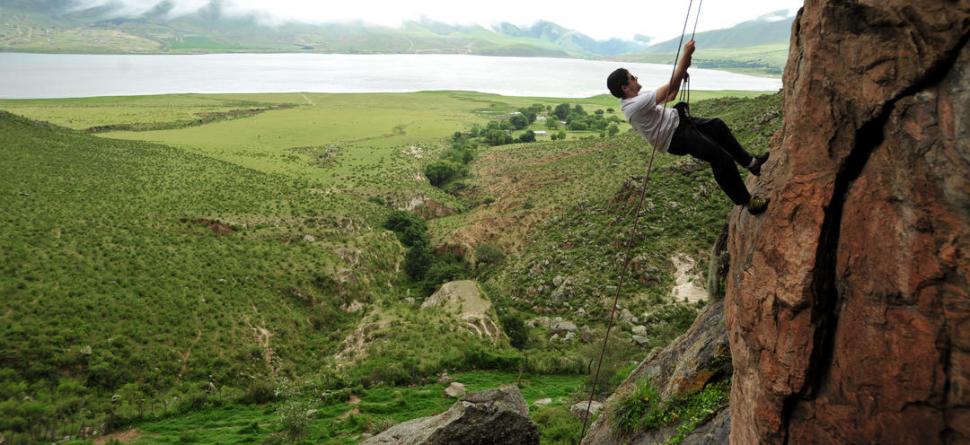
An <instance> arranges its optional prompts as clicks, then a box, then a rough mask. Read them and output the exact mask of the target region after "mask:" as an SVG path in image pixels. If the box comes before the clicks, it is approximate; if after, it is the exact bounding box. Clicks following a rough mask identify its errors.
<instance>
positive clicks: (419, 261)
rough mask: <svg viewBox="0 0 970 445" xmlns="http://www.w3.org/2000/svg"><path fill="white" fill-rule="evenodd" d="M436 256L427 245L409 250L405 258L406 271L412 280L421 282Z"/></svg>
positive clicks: (416, 246)
mask: <svg viewBox="0 0 970 445" xmlns="http://www.w3.org/2000/svg"><path fill="white" fill-rule="evenodd" d="M433 260H434V256H433V255H432V254H431V249H429V248H428V245H427V244H425V243H421V244H416V245H414V246H413V247H411V248H410V249H409V250H408V253H407V255H405V257H404V271H405V272H407V274H408V276H409V277H411V279H412V280H420V279H421V278H423V277H424V275H425V273H427V272H428V268H430V267H431V263H432V261H433Z"/></svg>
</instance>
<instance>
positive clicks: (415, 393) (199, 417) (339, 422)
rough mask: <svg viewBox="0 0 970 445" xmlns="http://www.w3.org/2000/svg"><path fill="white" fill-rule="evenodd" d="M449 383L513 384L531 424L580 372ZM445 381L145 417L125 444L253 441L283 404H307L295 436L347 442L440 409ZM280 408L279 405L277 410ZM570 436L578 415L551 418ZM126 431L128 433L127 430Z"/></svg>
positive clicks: (567, 396) (476, 386)
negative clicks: (567, 418) (302, 428)
mask: <svg viewBox="0 0 970 445" xmlns="http://www.w3.org/2000/svg"><path fill="white" fill-rule="evenodd" d="M451 377H452V378H453V379H454V381H457V382H461V383H463V384H464V385H465V386H466V389H467V390H468V391H481V390H485V389H491V388H496V387H499V386H500V385H505V384H512V385H515V384H518V386H519V387H520V389H521V391H522V394H523V396H524V397H525V399H526V401H527V402H528V403H529V404H530V405H531V406H530V415H531V417H532V418H533V419H534V420H537V421H539V422H542V421H544V420H545V419H547V418H550V414H552V413H556V414H560V413H562V412H565V411H566V408H568V406H569V405H571V404H572V403H575V402H576V401H577V400H578V398H579V395H578V394H577V393H576V388H577V387H579V386H580V385H581V383H582V378H583V377H582V376H575V375H550V376H525V378H524V379H520V378H519V376H518V375H517V374H515V373H508V372H495V371H472V372H463V373H455V374H453V375H452V376H451ZM447 386H448V384H446V383H429V384H422V385H413V386H404V387H393V386H378V387H373V388H357V389H352V390H345V391H336V392H325V391H324V392H312V391H310V393H309V394H303V395H301V396H299V397H294V398H293V399H292V400H290V401H287V402H282V403H271V404H266V405H259V406H253V405H237V404H226V405H221V406H213V407H209V408H206V409H202V410H199V411H197V412H194V413H191V414H188V415H184V416H177V417H171V418H165V419H161V420H150V421H145V422H141V423H138V424H135V425H132V426H131V428H132V430H133V431H137V436H135V437H137V439H135V440H133V441H132V442H131V443H133V444H136V445H149V444H180V443H260V442H262V441H265V440H266V439H267V438H268V437H269V436H271V435H272V434H273V433H275V432H277V431H281V430H285V428H286V427H285V425H284V422H283V421H282V420H281V415H280V412H281V411H285V407H284V404H285V403H294V401H296V403H299V404H302V405H305V406H308V407H310V409H312V410H314V414H313V415H312V416H311V418H310V419H309V420H308V422H307V425H306V428H305V432H304V437H303V440H304V441H306V442H308V443H317V444H333V445H336V444H354V443H359V442H360V440H362V439H363V438H364V437H366V435H371V434H375V433H378V432H380V431H381V430H383V429H386V428H387V427H388V426H390V425H393V424H395V423H400V422H403V421H406V420H410V419H413V418H415V417H423V416H430V415H434V414H437V413H440V412H442V411H444V410H446V409H448V408H449V407H450V406H451V404H452V403H454V400H455V399H452V398H449V397H446V396H444V394H443V392H444V389H445V387H447ZM544 398H549V399H551V400H552V402H551V403H550V404H548V405H544V406H541V407H540V406H536V405H534V402H535V401H537V400H539V399H544ZM281 408H282V409H281ZM556 423H557V425H555V426H557V427H558V428H559V429H563V428H564V427H565V428H566V429H567V430H568V431H570V432H573V431H575V432H574V435H573V437H576V436H578V428H579V420H578V419H574V418H573V419H571V421H567V422H563V421H561V420H559V421H557V422H556ZM557 434H558V435H561V433H557V432H553V431H549V433H547V439H550V440H546V441H545V442H546V443H560V442H561V443H569V442H567V441H565V440H556V439H561V438H560V437H556V435H557ZM128 435H129V436H133V435H132V433H128Z"/></svg>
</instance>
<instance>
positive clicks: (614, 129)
mask: <svg viewBox="0 0 970 445" xmlns="http://www.w3.org/2000/svg"><path fill="white" fill-rule="evenodd" d="M606 131H608V132H609V133H610V136H616V134H617V133H619V132H620V127H617V126H616V124H613V125H610V127H609V128H607V129H606Z"/></svg>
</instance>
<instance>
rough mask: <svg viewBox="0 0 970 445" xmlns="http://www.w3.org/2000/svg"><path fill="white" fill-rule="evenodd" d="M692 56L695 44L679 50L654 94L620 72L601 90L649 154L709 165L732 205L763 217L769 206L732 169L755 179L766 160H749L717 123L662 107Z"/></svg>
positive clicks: (672, 96)
mask: <svg viewBox="0 0 970 445" xmlns="http://www.w3.org/2000/svg"><path fill="white" fill-rule="evenodd" d="M692 54H694V41H693V40H690V41H688V42H687V43H686V44H685V45H684V54H683V56H682V57H681V58H680V61H679V63H678V64H677V68H676V69H675V70H674V75H673V77H672V78H671V79H670V83H669V84H664V85H661V86H660V88H657V90H656V91H649V90H648V91H646V92H645V93H643V94H640V84H639V83H638V82H637V77H636V76H634V75H633V74H630V72H629V71H627V70H626V69H625V68H620V69H617V70H616V71H613V72H612V73H611V74H610V76H609V77H608V78H607V79H606V86H607V87H608V88H609V89H610V93H611V94H613V95H614V96H616V97H617V98H618V99H620V108H621V109H622V110H623V114H624V116H626V119H627V121H628V122H630V125H632V126H633V128H634V129H636V130H637V132H639V133H640V135H641V136H643V138H644V139H646V140H647V141H648V142H650V144H651V145H653V146H654V148H656V149H657V150H659V151H661V152H667V153H670V154H673V155H678V156H683V155H686V154H689V155H691V156H693V157H695V158H697V159H700V160H703V161H706V162H708V163H709V164H711V169H712V170H713V171H714V179H715V180H716V181H717V184H718V185H719V186H721V189H722V190H724V193H726V194H727V195H728V197H729V198H731V200H732V201H734V203H735V204H737V205H742V206H745V207H747V208H748V211H749V212H751V214H753V215H757V214H759V213H761V212H764V211H765V209H767V208H768V200H767V199H765V198H760V197H755V196H751V194H750V193H749V192H748V188H747V187H745V185H744V181H742V180H741V173H739V172H738V168H737V166H736V165H735V164H734V163H735V162H737V163H738V164H741V165H743V166H745V167H746V168H747V169H748V171H749V172H751V174H753V175H755V176H758V175H760V174H761V165H762V164H764V163H765V161H767V160H768V154H767V153H766V154H764V155H762V156H758V157H755V156H752V155H751V154H749V153H748V152H747V151H745V150H744V148H743V147H741V144H739V143H738V141H737V139H735V138H734V135H733V134H731V129H729V128H728V126H727V124H725V123H724V121H722V120H720V119H717V118H715V119H704V118H695V117H691V116H690V115H689V114H688V113H687V112H686V111H685V108H684V107H676V109H675V108H665V107H663V106H662V104H664V103H667V102H670V101H671V100H674V99H675V98H676V97H677V92H678V91H679V90H680V84H681V81H682V80H683V79H684V77H685V76H686V75H687V68H688V67H689V66H690V62H691V55H692Z"/></svg>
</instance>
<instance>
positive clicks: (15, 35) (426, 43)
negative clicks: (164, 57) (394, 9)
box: [0, 0, 647, 58]
mask: <svg viewBox="0 0 970 445" xmlns="http://www.w3.org/2000/svg"><path fill="white" fill-rule="evenodd" d="M73 5H75V3H74V2H71V1H69V0H40V1H28V0H0V51H37V52H93V53H206V52H245V51H251V52H270V51H272V52H316V53H355V54H376V53H404V54H417V53H438V54H481V55H509V56H548V57H588V58H598V57H609V56H615V55H619V54H624V53H630V52H638V51H643V50H644V49H645V48H646V47H647V45H646V40H645V39H644V38H643V37H642V36H640V37H639V38H637V39H635V40H631V41H626V40H620V39H610V40H605V41H600V40H596V39H593V38H591V37H589V36H587V35H585V34H582V33H580V32H577V31H574V30H571V29H567V28H564V27H562V26H559V25H557V24H555V23H551V22H538V23H536V24H534V25H532V26H531V27H527V28H520V27H517V26H515V25H512V24H508V23H503V24H500V25H498V26H496V27H495V28H494V29H489V28H485V27H482V26H478V25H451V24H446V23H441V22H435V21H431V20H418V21H409V22H405V23H404V24H402V26H400V27H397V28H391V27H383V26H373V25H367V24H364V23H362V22H351V23H329V24H305V23H284V24H279V25H268V24H266V21H265V20H261V17H258V16H255V15H248V16H237V15H229V14H226V13H225V12H224V10H223V7H222V3H221V2H220V1H219V0H212V1H210V2H209V3H208V4H207V5H206V6H205V7H203V8H201V9H200V10H198V11H196V12H194V13H191V14H186V15H180V16H178V17H174V18H173V17H172V14H171V11H172V8H173V7H174V6H173V3H171V2H162V3H160V4H158V5H157V6H156V7H155V8H153V9H151V10H149V11H146V12H144V13H143V14H140V15H138V16H137V17H129V16H126V15H123V14H121V13H120V11H119V9H118V5H117V4H110V3H109V4H108V5H107V6H101V7H97V8H88V9H78V8H76V7H74V6H73Z"/></svg>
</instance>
